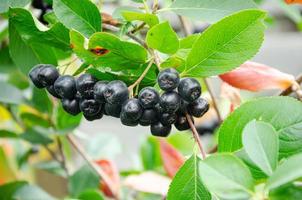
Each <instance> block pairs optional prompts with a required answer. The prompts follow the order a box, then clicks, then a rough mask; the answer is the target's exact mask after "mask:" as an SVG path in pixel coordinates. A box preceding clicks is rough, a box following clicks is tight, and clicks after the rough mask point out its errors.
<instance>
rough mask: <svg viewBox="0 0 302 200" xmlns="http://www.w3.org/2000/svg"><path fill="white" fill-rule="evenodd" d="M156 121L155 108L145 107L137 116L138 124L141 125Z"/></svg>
mask: <svg viewBox="0 0 302 200" xmlns="http://www.w3.org/2000/svg"><path fill="white" fill-rule="evenodd" d="M157 121H158V115H157V112H156V110H155V109H146V110H144V111H143V114H142V116H141V117H140V118H139V124H140V125H142V126H149V125H151V124H153V123H155V122H157Z"/></svg>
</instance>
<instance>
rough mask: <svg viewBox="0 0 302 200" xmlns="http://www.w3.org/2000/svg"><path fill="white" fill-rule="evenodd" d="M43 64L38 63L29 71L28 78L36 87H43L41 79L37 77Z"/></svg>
mask: <svg viewBox="0 0 302 200" xmlns="http://www.w3.org/2000/svg"><path fill="white" fill-rule="evenodd" d="M43 66H44V65H43V64H39V65H36V66H34V67H33V68H32V69H31V70H30V72H29V74H28V75H29V78H30V80H31V81H32V82H33V84H34V85H35V86H36V87H37V88H44V85H43V84H42V83H41V81H40V80H39V79H38V74H39V72H40V70H41V68H42V67H43Z"/></svg>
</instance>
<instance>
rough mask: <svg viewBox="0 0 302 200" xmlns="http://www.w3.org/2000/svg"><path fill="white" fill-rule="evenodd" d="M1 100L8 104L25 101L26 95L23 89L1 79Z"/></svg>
mask: <svg viewBox="0 0 302 200" xmlns="http://www.w3.org/2000/svg"><path fill="white" fill-rule="evenodd" d="M0 91H1V95H0V102H2V103H8V104H21V103H24V100H25V98H24V96H23V93H22V91H21V90H19V89H18V88H16V87H14V86H13V85H10V84H8V83H6V82H2V81H0Z"/></svg>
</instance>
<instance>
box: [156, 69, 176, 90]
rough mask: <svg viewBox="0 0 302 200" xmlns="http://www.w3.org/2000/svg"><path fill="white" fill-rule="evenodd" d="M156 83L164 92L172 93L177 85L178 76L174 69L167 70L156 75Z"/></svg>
mask: <svg viewBox="0 0 302 200" xmlns="http://www.w3.org/2000/svg"><path fill="white" fill-rule="evenodd" d="M157 82H158V85H159V87H160V88H161V89H162V90H164V91H172V90H174V89H175V88H177V86H178V84H179V74H178V72H177V71H176V70H175V69H174V68H168V69H165V70H163V71H161V72H160V73H159V74H158V77H157Z"/></svg>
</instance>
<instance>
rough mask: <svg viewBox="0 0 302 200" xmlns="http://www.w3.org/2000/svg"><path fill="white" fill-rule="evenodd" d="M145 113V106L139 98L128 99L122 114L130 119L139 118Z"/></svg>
mask: <svg viewBox="0 0 302 200" xmlns="http://www.w3.org/2000/svg"><path fill="white" fill-rule="evenodd" d="M142 114H143V108H142V106H141V105H140V103H139V100H138V99H128V100H127V101H126V102H125V103H124V104H123V106H122V111H121V115H124V116H125V117H126V118H128V119H130V120H138V119H139V118H140V117H141V116H142Z"/></svg>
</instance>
